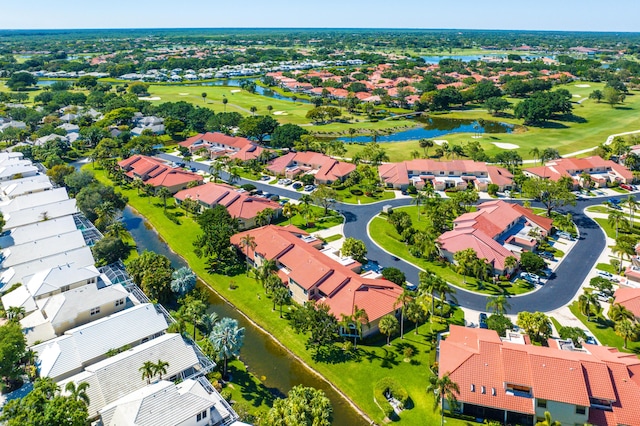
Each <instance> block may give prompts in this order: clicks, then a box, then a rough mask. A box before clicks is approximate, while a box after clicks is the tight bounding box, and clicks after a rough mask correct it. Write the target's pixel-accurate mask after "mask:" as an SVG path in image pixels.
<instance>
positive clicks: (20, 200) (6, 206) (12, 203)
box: [0, 188, 69, 214]
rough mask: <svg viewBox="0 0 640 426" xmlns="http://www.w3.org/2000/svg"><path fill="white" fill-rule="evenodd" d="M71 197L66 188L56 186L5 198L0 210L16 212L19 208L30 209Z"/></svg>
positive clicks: (4, 212)
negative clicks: (48, 189) (46, 189)
mask: <svg viewBox="0 0 640 426" xmlns="http://www.w3.org/2000/svg"><path fill="white" fill-rule="evenodd" d="M68 199H69V194H67V189H66V188H55V189H52V190H51V191H42V192H36V193H33V194H26V195H23V196H21V197H16V198H13V199H8V200H3V202H2V203H0V211H1V212H2V213H3V214H7V213H11V212H15V211H17V210H24V209H29V208H31V207H36V206H41V205H43V204H51V203H56V202H58V201H64V200H68Z"/></svg>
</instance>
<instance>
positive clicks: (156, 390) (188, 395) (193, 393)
mask: <svg viewBox="0 0 640 426" xmlns="http://www.w3.org/2000/svg"><path fill="white" fill-rule="evenodd" d="M203 411H207V414H208V415H209V416H208V417H207V421H208V422H210V423H207V424H211V423H213V424H218V423H217V422H219V421H220V420H222V419H223V418H227V417H229V415H230V413H229V411H228V410H227V406H226V404H224V403H223V402H222V397H221V396H220V394H218V393H217V392H216V391H213V392H212V393H209V392H207V391H206V390H205V388H204V387H203V386H202V385H201V384H200V383H199V382H197V381H195V380H193V379H189V380H185V381H184V382H182V383H180V384H178V385H175V384H173V383H171V382H168V381H165V380H162V381H160V382H158V383H154V384H152V385H148V386H145V387H144V388H142V389H140V390H137V391H135V392H133V393H131V394H129V395H127V396H125V397H123V398H120V399H118V400H117V401H114V402H113V403H111V404H109V405H107V406H106V407H104V408H103V409H102V410H100V418H101V419H102V423H103V425H104V426H116V425H117V426H121V425H136V426H174V425H178V424H182V423H183V422H187V421H188V420H192V422H193V421H194V420H195V418H196V416H197V415H198V414H199V413H202V412H203ZM234 417H235V416H234Z"/></svg>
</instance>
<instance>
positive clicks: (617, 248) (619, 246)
mask: <svg viewBox="0 0 640 426" xmlns="http://www.w3.org/2000/svg"><path fill="white" fill-rule="evenodd" d="M611 252H612V253H613V254H617V255H619V257H620V265H619V266H618V273H621V272H622V259H623V257H625V256H626V257H627V258H631V256H633V255H634V254H635V252H636V251H635V245H634V240H633V238H632V237H630V236H626V235H623V236H621V237H620V238H618V239H616V244H615V245H614V246H613V247H611Z"/></svg>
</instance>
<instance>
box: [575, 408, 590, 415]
mask: <svg viewBox="0 0 640 426" xmlns="http://www.w3.org/2000/svg"><path fill="white" fill-rule="evenodd" d="M586 412H587V407H583V406H582V405H576V414H581V415H583V416H584V415H585V413H586Z"/></svg>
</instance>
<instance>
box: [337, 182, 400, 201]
mask: <svg viewBox="0 0 640 426" xmlns="http://www.w3.org/2000/svg"><path fill="white" fill-rule="evenodd" d="M352 189H359V187H358V186H354V187H351V188H345V189H341V190H339V191H336V192H337V193H338V195H339V196H340V201H342V202H343V203H346V204H371V203H376V202H378V201H383V200H393V199H394V198H396V194H395V192H393V191H384V190H383V191H382V192H376V193H374V194H372V196H371V197H369V196H367V195H365V194H363V195H353V194H352V193H351V190H352Z"/></svg>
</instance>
